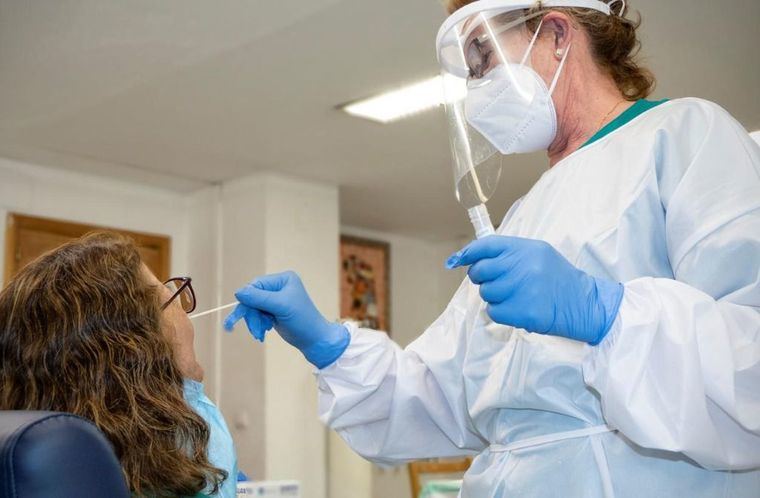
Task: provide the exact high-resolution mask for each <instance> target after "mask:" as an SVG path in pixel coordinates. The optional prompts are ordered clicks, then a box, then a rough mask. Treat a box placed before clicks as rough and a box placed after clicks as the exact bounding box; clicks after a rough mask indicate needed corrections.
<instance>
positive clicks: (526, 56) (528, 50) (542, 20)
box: [520, 18, 544, 66]
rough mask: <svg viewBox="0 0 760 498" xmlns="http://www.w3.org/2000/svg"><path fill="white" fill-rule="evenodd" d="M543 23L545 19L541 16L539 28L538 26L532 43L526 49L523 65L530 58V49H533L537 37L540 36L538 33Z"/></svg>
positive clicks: (521, 63)
mask: <svg viewBox="0 0 760 498" xmlns="http://www.w3.org/2000/svg"><path fill="white" fill-rule="evenodd" d="M543 24H544V19H543V18H541V21H540V22H539V23H538V28H536V32H535V33H533V38H531V40H530V44H529V45H528V48H527V49H526V50H525V54H524V55H523V58H522V60H521V61H520V65H521V66H524V65H525V61H526V60H528V55H530V51H531V50H533V45H534V44H535V43H536V38H538V33H539V32H541V26H542V25H543Z"/></svg>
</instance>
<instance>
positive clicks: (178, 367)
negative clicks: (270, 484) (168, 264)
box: [0, 232, 237, 498]
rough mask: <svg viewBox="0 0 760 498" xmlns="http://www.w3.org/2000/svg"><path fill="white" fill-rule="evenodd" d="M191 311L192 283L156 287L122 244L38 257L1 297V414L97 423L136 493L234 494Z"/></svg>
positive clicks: (229, 452) (111, 239)
mask: <svg viewBox="0 0 760 498" xmlns="http://www.w3.org/2000/svg"><path fill="white" fill-rule="evenodd" d="M194 307H195V296H194V294H193V291H192V288H191V287H190V280H189V279H171V280H170V281H168V282H167V284H166V285H163V284H161V282H159V281H158V280H157V279H156V277H155V276H154V275H153V274H152V273H151V272H150V270H148V268H147V267H146V266H145V265H144V264H143V263H142V262H141V260H140V256H139V254H138V252H137V249H136V247H135V246H134V245H133V244H132V242H131V241H129V239H126V238H124V237H122V236H119V235H116V234H113V233H107V232H102V233H95V234H91V235H88V236H85V237H83V238H81V239H78V240H76V241H73V242H70V243H68V244H65V245H63V246H61V247H59V248H58V249H55V250H53V251H51V252H49V253H47V254H45V255H43V256H41V257H40V258H38V259H37V260H36V261H34V262H32V263H30V264H29V265H27V266H26V267H24V268H23V269H22V270H21V271H20V272H19V273H18V274H17V275H16V276H15V277H14V278H13V280H12V281H11V282H10V284H9V285H8V287H7V288H5V289H4V290H3V291H2V293H0V410H52V411H62V412H70V413H74V414H77V415H80V416H82V417H85V418H87V419H89V420H91V421H92V422H94V423H95V425H97V426H98V428H99V429H100V430H101V431H102V432H103V433H104V434H105V435H106V436H107V437H108V439H109V440H110V441H111V443H112V444H113V446H114V449H115V451H116V455H117V456H118V458H119V460H120V462H121V465H122V468H123V470H124V475H125V476H126V479H127V483H128V485H129V487H130V489H131V491H132V492H133V494H134V495H135V496H141V497H150V498H163V497H186V496H205V495H203V494H201V493H207V494H212V495H215V496H216V495H218V496H223V497H225V498H231V497H234V496H235V485H236V484H235V476H236V473H237V469H236V461H235V453H234V447H233V445H232V438H231V436H230V434H229V431H228V430H227V427H226V425H225V423H224V420H223V418H222V416H221V413H220V412H219V410H218V409H217V408H216V407H215V406H214V405H213V403H211V401H209V400H208V398H206V396H205V395H204V394H203V386H202V384H201V383H200V382H201V380H202V379H203V369H202V368H201V367H200V365H199V364H198V362H197V361H196V358H195V352H194V349H193V335H194V332H193V326H192V324H191V323H190V320H189V319H188V317H187V314H186V313H189V312H191V311H192V310H193V308H194ZM209 453H210V454H209ZM220 467H221V468H220Z"/></svg>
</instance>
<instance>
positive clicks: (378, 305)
mask: <svg viewBox="0 0 760 498" xmlns="http://www.w3.org/2000/svg"><path fill="white" fill-rule="evenodd" d="M340 316H341V318H343V319H350V320H354V321H356V322H358V323H359V324H360V325H361V326H362V327H367V328H372V329H376V330H383V331H385V332H388V333H390V246H389V245H388V243H386V242H380V241H377V240H368V239H362V238H358V237H350V236H346V235H344V236H341V238H340Z"/></svg>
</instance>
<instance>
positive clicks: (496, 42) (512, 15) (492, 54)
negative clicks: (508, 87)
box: [438, 9, 547, 80]
mask: <svg viewBox="0 0 760 498" xmlns="http://www.w3.org/2000/svg"><path fill="white" fill-rule="evenodd" d="M546 12H547V11H546V10H538V11H533V12H530V11H526V10H517V11H507V12H505V11H504V10H503V9H502V10H493V11H483V12H479V13H477V14H475V15H473V16H471V17H468V18H466V19H464V20H462V21H461V22H459V23H458V24H455V25H453V26H452V27H451V28H450V29H449V30H448V32H446V33H444V35H443V36H442V38H441V39H440V41H439V47H438V57H439V61H440V64H441V69H442V70H443V71H444V72H445V73H448V74H449V75H450V76H453V77H457V78H461V79H465V80H478V79H482V78H484V77H485V76H486V75H487V74H488V72H490V71H491V70H492V69H493V68H495V67H497V66H499V65H500V64H507V63H513V64H526V63H527V64H529V58H528V55H529V53H530V49H531V48H532V45H533V43H534V42H535V38H536V36H535V35H536V32H537V29H538V26H539V23H540V17H541V16H543V15H544V14H545V13H546Z"/></svg>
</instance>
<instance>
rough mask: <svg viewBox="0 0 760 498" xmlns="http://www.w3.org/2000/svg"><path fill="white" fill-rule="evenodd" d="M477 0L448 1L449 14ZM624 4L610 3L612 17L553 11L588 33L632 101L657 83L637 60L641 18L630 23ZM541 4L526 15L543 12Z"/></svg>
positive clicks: (597, 57) (534, 22) (600, 61)
mask: <svg viewBox="0 0 760 498" xmlns="http://www.w3.org/2000/svg"><path fill="white" fill-rule="evenodd" d="M474 1H475V0H446V1H445V5H446V9H447V10H448V12H449V13H453V12H454V11H456V10H458V9H460V8H462V7H464V6H465V5H467V4H470V3H472V2H474ZM629 3H630V2H623V1H621V0H613V1H611V2H609V5H610V8H611V10H612V11H613V12H614V14H613V15H609V16H608V15H606V14H603V13H601V12H599V11H596V10H593V9H581V8H569V7H557V8H554V7H553V8H552V9H551V10H556V11H560V12H565V13H567V14H568V15H569V16H570V17H571V18H572V19H573V20H575V22H577V23H578V25H580V27H581V28H582V29H583V30H584V31H585V32H586V34H587V35H588V38H589V43H590V49H591V53H592V54H593V57H594V61H595V62H596V64H597V66H599V67H600V68H601V69H602V70H604V71H606V72H607V74H609V75H610V77H611V78H612V80H613V81H614V82H615V85H616V86H617V88H618V90H619V91H620V93H621V94H622V95H623V97H624V98H625V99H627V100H629V101H634V100H639V99H643V98H646V97H648V96H649V95H650V94H651V93H652V92H653V91H654V87H655V83H656V80H655V78H654V75H653V74H652V72H651V71H649V70H648V69H646V68H645V67H642V66H641V64H639V62H638V60H637V56H638V53H639V50H640V49H641V42H640V41H639V39H638V37H637V36H636V30H637V29H638V28H639V26H640V25H641V17H640V16H639V17H637V19H636V20H631V19H628V18H627V17H626V16H627V15H628V13H629V9H628V4H629ZM541 9H543V7H542V6H541V2H536V6H535V7H533V8H531V9H528V10H526V11H525V13H526V14H527V13H529V12H534V11H537V10H541ZM539 21H540V17H538V18H534V19H531V20H530V21H529V22H528V27H529V28H530V29H531V30H535V29H536V27H537V26H538V23H539Z"/></svg>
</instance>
